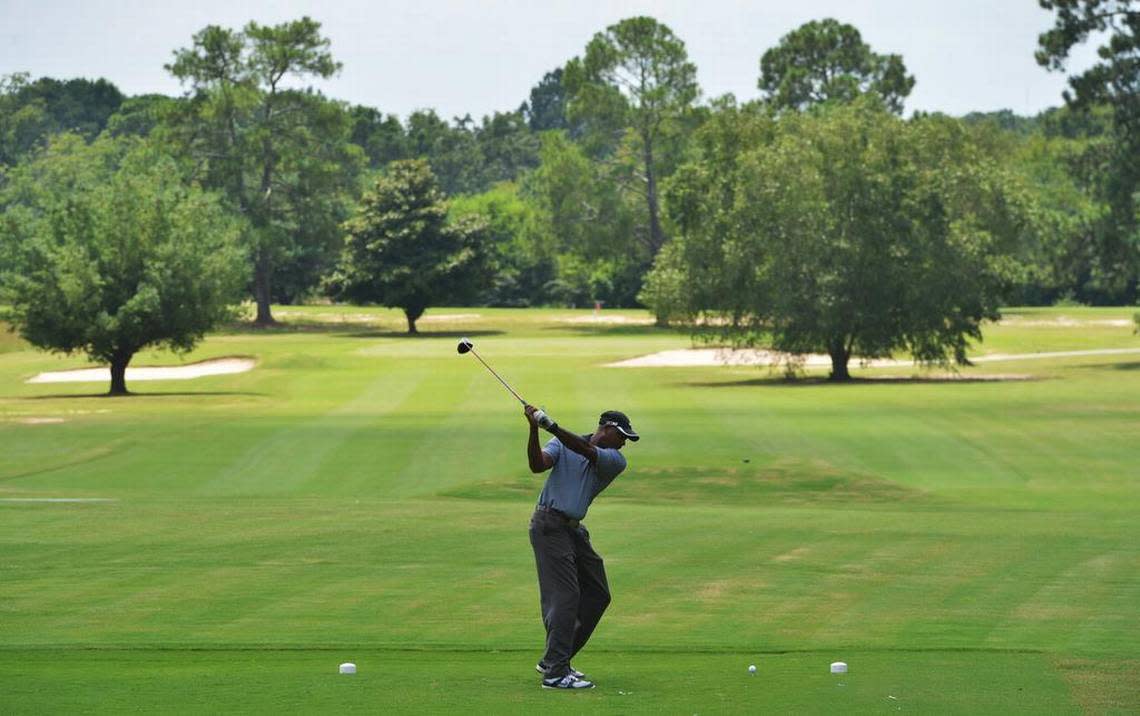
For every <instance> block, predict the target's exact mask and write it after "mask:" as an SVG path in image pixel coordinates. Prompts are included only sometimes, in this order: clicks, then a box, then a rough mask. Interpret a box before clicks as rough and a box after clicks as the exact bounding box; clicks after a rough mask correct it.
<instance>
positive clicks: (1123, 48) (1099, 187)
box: [1037, 0, 1140, 301]
mask: <svg viewBox="0 0 1140 716" xmlns="http://www.w3.org/2000/svg"><path fill="white" fill-rule="evenodd" d="M1039 2H1040V5H1041V7H1042V8H1044V9H1046V10H1051V11H1053V12H1054V13H1055V23H1054V25H1053V28H1052V29H1050V30H1049V31H1047V32H1045V33H1043V34H1042V35H1041V36H1040V37H1039V38H1038V51H1037V61H1038V63H1040V64H1041V65H1043V66H1045V67H1047V68H1049V69H1051V70H1058V71H1061V70H1064V69H1065V62H1066V60H1067V59H1068V57H1069V53H1070V52H1071V51H1072V49H1073V47H1075V46H1076V45H1078V44H1081V43H1084V42H1086V41H1087V40H1088V39H1089V38H1090V37H1092V36H1098V37H1101V38H1103V41H1104V44H1103V45H1101V46H1100V47H1099V48H1098V50H1097V55H1098V57H1099V61H1098V62H1097V63H1096V64H1094V65H1093V66H1092V67H1090V68H1089V69H1087V70H1086V71H1084V72H1082V73H1081V74H1078V75H1074V76H1072V77H1070V78H1069V86H1070V88H1071V91H1070V92H1066V93H1065V101H1066V103H1067V104H1068V105H1069V106H1070V107H1071V108H1073V109H1075V110H1078V111H1081V112H1090V111H1095V109H1096V108H1097V107H1102V106H1107V107H1109V108H1111V115H1112V122H1111V126H1110V131H1109V132H1108V133H1107V134H1106V135H1105V136H1104V137H1102V138H1101V141H1098V142H1094V143H1092V144H1091V146H1090V147H1089V152H1088V162H1087V163H1089V164H1092V165H1094V166H1095V167H1096V169H1095V171H1093V172H1089V173H1087V176H1088V179H1089V180H1090V181H1089V184H1090V187H1091V189H1092V191H1093V193H1094V195H1095V196H1096V197H1097V198H1098V199H1100V200H1101V201H1103V202H1105V204H1106V205H1107V206H1108V209H1109V210H1108V212H1107V215H1106V216H1105V217H1104V218H1103V220H1101V221H1098V222H1096V223H1094V224H1093V226H1092V232H1091V236H1090V239H1091V241H1090V244H1091V247H1092V250H1091V254H1092V256H1093V258H1094V264H1093V267H1092V272H1091V277H1090V279H1091V280H1090V283H1091V286H1090V288H1091V289H1093V290H1094V291H1095V292H1096V293H1097V294H1099V295H1098V296H1097V298H1099V299H1100V300H1105V301H1131V300H1135V298H1136V296H1137V291H1138V288H1137V279H1138V275H1140V205H1138V201H1137V196H1138V194H1140V3H1138V2H1135V0H1039Z"/></svg>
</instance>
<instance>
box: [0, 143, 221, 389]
mask: <svg viewBox="0 0 1140 716" xmlns="http://www.w3.org/2000/svg"><path fill="white" fill-rule="evenodd" d="M0 205H2V206H3V208H4V217H5V218H4V222H3V224H0V245H2V246H6V247H7V250H6V251H4V253H5V254H7V255H8V257H7V258H8V260H7V261H6V262H5V265H4V268H5V270H4V273H3V274H2V275H0V302H7V303H8V305H9V309H8V310H7V312H6V315H5V319H6V320H7V321H8V322H10V323H11V324H12V325H13V326H15V327H16V329H17V330H18V331H19V333H20V335H21V336H22V337H23V338H24V340H26V341H28V342H29V343H31V344H32V345H34V346H37V347H39V348H43V349H45V350H50V351H58V352H62V353H75V352H81V353H86V354H87V355H88V356H89V357H90V358H91V359H92V360H94V361H99V362H102V363H106V364H109V365H110V368H111V387H110V393H111V394H112V395H124V394H126V393H127V385H126V377H125V376H126V369H127V365H128V364H129V363H130V361H131V358H132V357H133V356H134V355H135V353H137V352H138V351H140V350H142V349H143V348H145V347H147V346H165V347H169V348H171V349H173V350H176V351H189V350H190V349H192V348H193V347H194V345H195V344H196V343H197V342H198V341H199V340H200V339H201V338H202V337H203V336H204V335H205V333H206V331H208V330H210V328H212V327H213V326H215V325H216V324H217V322H218V321H220V320H222V319H223V318H225V317H227V316H228V315H229V306H230V305H231V302H232V301H234V300H235V299H236V298H237V295H238V292H239V290H240V286H241V275H242V272H241V269H240V267H241V264H242V261H243V258H244V257H243V256H242V252H241V250H240V248H239V247H238V236H239V233H240V230H239V227H238V225H237V222H236V221H235V220H234V219H233V218H232V217H231V216H229V215H228V214H227V213H226V212H225V210H224V209H223V207H222V206H221V204H220V202H219V201H218V198H217V197H216V196H213V195H211V194H207V193H204V192H202V191H200V190H197V189H194V188H192V187H191V186H190V185H189V184H187V183H186V182H185V181H184V180H183V176H182V172H181V169H180V167H179V166H178V164H177V163H176V162H175V161H174V160H172V159H171V158H169V157H167V156H163V155H162V154H161V153H159V152H157V151H155V150H154V149H153V148H152V147H151V146H148V145H146V144H143V143H140V142H138V141H134V140H113V139H100V140H98V141H96V142H95V143H94V144H93V145H91V146H87V145H85V144H84V142H83V140H82V138H80V137H78V136H76V135H60V136H59V137H58V138H56V139H55V140H53V141H52V143H51V145H50V146H49V147H48V149H47V150H46V151H45V152H44V153H43V154H42V155H39V156H37V157H35V158H33V159H31V160H29V161H27V162H25V163H23V164H21V165H20V166H19V167H18V168H17V169H16V170H15V171H14V172H13V174H12V177H11V181H10V183H9V185H8V186H7V187H6V188H5V189H4V192H3V195H2V196H0Z"/></svg>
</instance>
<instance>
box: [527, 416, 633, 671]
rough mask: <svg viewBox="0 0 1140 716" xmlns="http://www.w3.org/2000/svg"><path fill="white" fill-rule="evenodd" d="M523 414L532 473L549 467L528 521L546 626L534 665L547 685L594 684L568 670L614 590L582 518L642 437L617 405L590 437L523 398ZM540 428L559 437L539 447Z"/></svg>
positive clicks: (618, 471) (622, 467)
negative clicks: (629, 443)
mask: <svg viewBox="0 0 1140 716" xmlns="http://www.w3.org/2000/svg"><path fill="white" fill-rule="evenodd" d="M523 413H524V414H525V415H526V419H527V422H528V423H529V424H530V438H529V440H528V441H527V445H526V454H527V459H528V461H529V463H530V469H531V472H534V473H535V474H538V473H542V472H546V471H547V470H550V475H548V476H547V478H546V484H545V485H543V488H542V493H541V494H540V495H539V496H538V505H537V507H536V508H535V511H534V516H533V517H531V520H530V544H531V546H532V547H533V548H534V560H535V564H536V565H537V567H538V589H539V596H540V599H541V603H542V623H543V625H545V627H546V653H545V655H544V656H543V657H542V660H541V661H540V662H538V666H537V667H536V668H537V669H538V671H539V672H540V673H541V674H542V687H543V688H544V689H589V688H592V687H593V686H594V684H593V683H592V682H590V681H587V680H586V678H585V675H584V674H582V673H581V672H579V671H575V670H574V669H572V668H571V667H570V659H571V658H572V657H573V656H574V655H575V654H577V653H578V652H579V651H581V650H582V647H584V646H585V645H586V641H587V640H589V638H590V634H592V633H593V631H594V627H596V626H597V625H598V620H599V619H601V618H602V612H604V611H605V610H606V606H607V605H609V603H610V588H609V584H608V583H607V582H606V570H605V566H604V565H603V563H602V558H601V557H600V556H599V555H598V553H597V552H595V551H594V548H593V547H592V546H590V533H589V532H587V531H586V527H585V526H584V525H583V524H582V523H581V520H582V519H583V518H585V516H586V510H587V509H589V507H590V503H591V502H593V500H594V498H595V497H597V496H598V493H600V492H601V491H602V490H604V489H606V488H607V487H608V486H609V484H610V483H611V482H613V480H614V478H615V477H617V476H618V475H619V474H620V473H621V471H622V470H624V469H625V457H624V456H622V454H621V452H620V450H621V449H622V446H624V445H625V441H626V440H627V439H628V440H634V441H636V440H639V439H640V437H639V436H638V434H637V433H636V432H634V430H633V427H632V426H630V424H629V418H627V417H626V416H625V414H624V413H620V412H618V411H616V410H607V411H606V412H604V413H602V415H601V419H600V420H599V421H598V429H597V430H595V431H594V434H593V435H576V434H574V433H571V432H569V431H567V430H564V429H562V428H561V427H559V425H558V423H556V422H555V421H554V419H553V418H551V417H550V416H549V415H546V414H545V413H543V412H542V411H541V410H537V409H535V407H534V406H533V405H527V404H525V403H524V407H523ZM539 427H542V428H544V429H546V430H547V431H549V432H550V433H551V434H552V435H553V436H554V437H552V438H551V439H550V440H549V441H548V442H547V443H546V445H545V446H542V447H540V446H539V442H538V429H539Z"/></svg>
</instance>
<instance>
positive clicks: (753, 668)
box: [748, 664, 756, 674]
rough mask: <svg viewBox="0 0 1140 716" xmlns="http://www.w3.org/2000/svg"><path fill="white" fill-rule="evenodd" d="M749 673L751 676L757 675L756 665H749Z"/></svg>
mask: <svg viewBox="0 0 1140 716" xmlns="http://www.w3.org/2000/svg"><path fill="white" fill-rule="evenodd" d="M748 673H749V674H755V673H756V665H755V664H749V665H748Z"/></svg>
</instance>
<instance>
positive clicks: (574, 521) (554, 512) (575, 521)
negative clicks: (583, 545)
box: [535, 505, 578, 527]
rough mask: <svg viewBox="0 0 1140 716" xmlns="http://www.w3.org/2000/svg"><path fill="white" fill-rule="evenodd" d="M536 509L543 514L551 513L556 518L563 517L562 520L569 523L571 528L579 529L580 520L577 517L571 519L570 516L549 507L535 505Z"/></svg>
mask: <svg viewBox="0 0 1140 716" xmlns="http://www.w3.org/2000/svg"><path fill="white" fill-rule="evenodd" d="M535 509H536V510H539V511H541V512H549V513H550V514H552V515H554V516H555V517H561V518H562V519H564V520H566V521H567V522H569V523H570V526H571V527H577V526H578V519H577V518H575V517H571V516H570V515H568V514H566V513H565V512H563V511H562V510H556V509H554V508H553V507H551V506H549V505H535Z"/></svg>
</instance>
